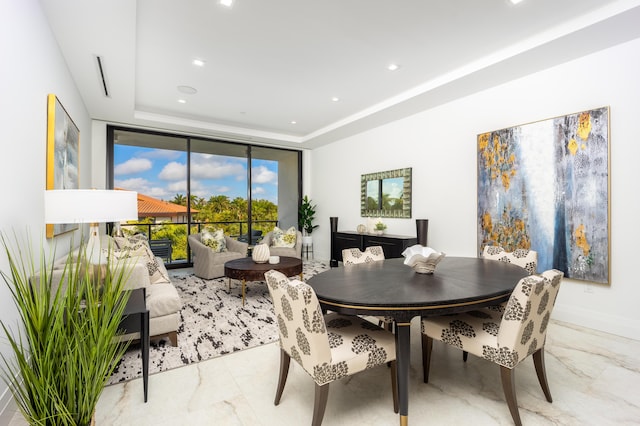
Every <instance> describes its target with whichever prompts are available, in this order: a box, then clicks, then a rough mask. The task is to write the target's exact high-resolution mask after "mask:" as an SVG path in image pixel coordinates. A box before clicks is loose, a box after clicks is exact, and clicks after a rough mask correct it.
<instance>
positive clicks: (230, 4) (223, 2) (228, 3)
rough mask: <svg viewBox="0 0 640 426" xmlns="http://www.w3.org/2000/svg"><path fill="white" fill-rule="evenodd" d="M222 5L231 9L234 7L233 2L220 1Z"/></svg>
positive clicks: (229, 0) (231, 0) (228, 0)
mask: <svg viewBox="0 0 640 426" xmlns="http://www.w3.org/2000/svg"><path fill="white" fill-rule="evenodd" d="M220 4H221V5H223V6H226V7H231V6H232V5H233V0H220Z"/></svg>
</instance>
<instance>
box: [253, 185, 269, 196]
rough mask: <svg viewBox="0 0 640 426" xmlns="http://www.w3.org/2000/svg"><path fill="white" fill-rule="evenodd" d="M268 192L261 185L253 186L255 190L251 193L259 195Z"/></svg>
mask: <svg viewBox="0 0 640 426" xmlns="http://www.w3.org/2000/svg"><path fill="white" fill-rule="evenodd" d="M266 192H267V191H266V190H265V189H264V188H263V187H261V186H254V187H253V190H252V191H251V194H252V195H259V194H264V193H266Z"/></svg>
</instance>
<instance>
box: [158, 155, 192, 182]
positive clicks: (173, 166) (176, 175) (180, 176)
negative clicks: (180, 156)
mask: <svg viewBox="0 0 640 426" xmlns="http://www.w3.org/2000/svg"><path fill="white" fill-rule="evenodd" d="M186 177H187V166H186V165H185V164H183V163H178V162H176V161H172V162H170V163H167V165H166V166H164V167H163V168H162V171H160V173H158V178H160V179H162V180H176V181H177V180H183V181H184V179H185V178H186ZM185 188H186V187H185Z"/></svg>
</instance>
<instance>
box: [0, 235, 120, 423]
mask: <svg viewBox="0 0 640 426" xmlns="http://www.w3.org/2000/svg"><path fill="white" fill-rule="evenodd" d="M0 239H1V242H2V246H3V248H4V251H5V253H6V256H7V259H8V264H9V271H8V272H5V271H1V274H2V278H3V279H4V281H5V283H6V285H7V286H8V288H9V290H10V292H11V295H12V297H13V301H14V303H15V305H16V308H17V311H18V316H19V319H18V323H17V324H15V325H13V324H5V323H4V322H2V324H1V325H2V329H3V331H4V334H5V336H6V339H7V341H8V344H9V346H10V347H11V349H12V355H13V357H10V356H4V355H3V356H2V361H3V365H2V377H3V379H4V381H5V383H6V384H7V386H8V387H9V389H10V390H11V393H12V394H13V397H14V399H15V401H16V403H17V405H18V407H19V409H20V411H21V412H22V414H23V415H24V417H25V419H26V420H27V421H28V422H29V424H30V425H80V426H84V425H89V424H91V422H92V416H93V415H94V412H95V407H96V404H97V403H98V398H99V397H100V394H101V393H102V390H103V389H104V386H105V385H106V383H107V380H108V378H109V377H110V376H111V374H112V372H113V370H114V368H115V366H116V364H117V362H118V361H119V359H120V358H121V357H122V355H123V354H124V352H125V350H126V346H127V343H116V340H115V339H114V338H115V337H116V336H117V335H119V334H120V332H119V324H120V320H121V319H122V314H123V310H124V307H125V305H126V302H127V300H128V297H129V292H127V291H124V289H123V285H124V283H125V282H126V280H127V278H128V275H129V273H130V268H114V267H112V265H109V264H108V263H107V265H106V267H104V266H103V267H87V265H88V258H87V253H85V251H84V250H82V249H80V250H78V251H76V252H73V251H72V250H70V252H69V254H68V255H67V257H66V261H65V262H63V263H64V264H63V265H60V263H58V267H56V268H54V263H53V261H52V262H47V260H46V258H45V254H44V250H43V249H42V248H40V249H39V252H38V254H39V256H38V258H36V257H34V251H33V247H32V246H31V244H27V247H28V249H26V250H25V249H24V248H21V247H20V244H19V241H18V238H17V237H15V235H14V239H13V242H15V244H10V242H9V241H8V240H7V238H6V237H5V235H4V234H0ZM54 256H55V251H54ZM109 258H110V256H109ZM96 268H98V269H96ZM58 284H60V285H58Z"/></svg>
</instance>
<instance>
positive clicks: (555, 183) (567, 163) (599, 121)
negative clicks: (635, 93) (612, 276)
mask: <svg viewBox="0 0 640 426" xmlns="http://www.w3.org/2000/svg"><path fill="white" fill-rule="evenodd" d="M609 124H610V121H609V108H608V107H602V108H597V109H593V110H590V111H582V112H578V113H575V114H569V115H565V116H563V117H556V118H552V119H548V120H543V121H538V122H535V123H529V124H525V125H520V126H515V127H511V128H507V129H502V130H496V131H492V132H487V133H483V134H480V135H478V151H477V152H478V154H477V155H478V217H477V223H478V233H477V236H478V241H477V244H478V253H481V252H482V248H483V247H484V246H485V245H492V246H502V247H504V249H505V250H507V251H514V250H516V249H528V250H534V251H537V252H538V268H539V269H540V270H542V271H545V270H549V269H552V268H555V269H559V270H561V271H563V272H564V274H565V277H566V278H572V279H577V280H585V281H592V282H598V283H608V282H609V272H610V262H609V256H610V238H609V230H610V220H609V217H610V211H609V209H610V204H609V176H610V175H609V162H610V161H609V158H610V155H609V147H610V144H609V130H610V126H609ZM547 218H551V219H547ZM553 218H555V222H554V221H553ZM550 222H553V223H551V224H549V223H550Z"/></svg>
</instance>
